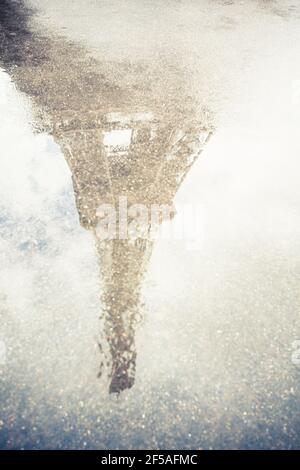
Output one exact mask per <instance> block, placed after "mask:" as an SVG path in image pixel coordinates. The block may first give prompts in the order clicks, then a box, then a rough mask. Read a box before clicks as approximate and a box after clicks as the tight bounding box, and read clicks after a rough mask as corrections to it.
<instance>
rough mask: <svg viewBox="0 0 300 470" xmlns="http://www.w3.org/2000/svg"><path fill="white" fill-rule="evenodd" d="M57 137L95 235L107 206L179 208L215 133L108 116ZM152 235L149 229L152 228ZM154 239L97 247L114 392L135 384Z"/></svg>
mask: <svg viewBox="0 0 300 470" xmlns="http://www.w3.org/2000/svg"><path fill="white" fill-rule="evenodd" d="M63 127H64V126H63V123H62V124H61V126H60V130H59V131H57V140H58V141H59V142H60V143H61V145H62V147H63V148H64V153H65V155H66V158H67V160H68V163H69V166H70V168H71V170H72V174H73V181H74V189H75V195H76V203H77V208H78V212H79V216H80V220H81V223H82V225H83V226H84V227H85V228H87V229H94V228H95V227H96V224H97V208H98V206H99V205H100V204H102V203H103V202H107V203H113V204H115V206H117V198H118V197H119V196H124V195H125V196H127V198H128V202H129V204H132V203H138V204H144V205H145V206H148V207H149V206H150V205H151V204H159V205H161V204H168V205H170V206H171V205H172V203H173V199H174V196H175V194H176V192H177V190H178V188H179V187H180V185H181V183H182V181H183V179H184V178H185V176H186V174H187V173H188V171H189V169H190V167H191V166H192V164H193V163H194V161H195V159H196V158H197V156H198V155H199V153H200V152H201V150H202V147H203V145H204V144H205V142H206V140H207V138H208V135H209V132H208V131H207V130H204V129H202V130H199V129H198V130H193V129H188V130H186V131H183V130H178V129H172V128H170V127H164V125H163V123H160V122H158V121H156V120H154V119H153V117H152V114H151V113H149V112H147V113H130V114H124V113H120V112H119V113H109V114H107V115H106V116H105V118H104V119H103V127H102V128H100V127H99V128H98V129H93V130H90V131H87V130H85V131H78V130H70V129H68V130H66V131H64V130H63ZM149 229H150V225H149ZM152 245H153V242H152V240H151V239H150V237H149V238H148V239H147V238H146V239H145V238H138V239H137V240H134V241H133V240H120V239H118V238H116V239H113V240H106V241H99V240H98V241H97V250H98V255H99V261H100V268H101V273H102V279H103V296H102V299H103V304H104V307H103V309H104V314H105V323H106V336H107V339H108V342H109V346H110V353H111V357H112V380H111V385H110V391H111V392H119V391H121V390H123V389H125V388H130V387H131V386H132V385H133V382H134V373H135V361H136V350H135V344H134V333H135V324H136V318H137V315H138V311H139V304H140V291H141V284H142V279H143V275H144V273H145V271H146V269H147V264H148V261H149V258H150V256H151V251H152Z"/></svg>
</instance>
